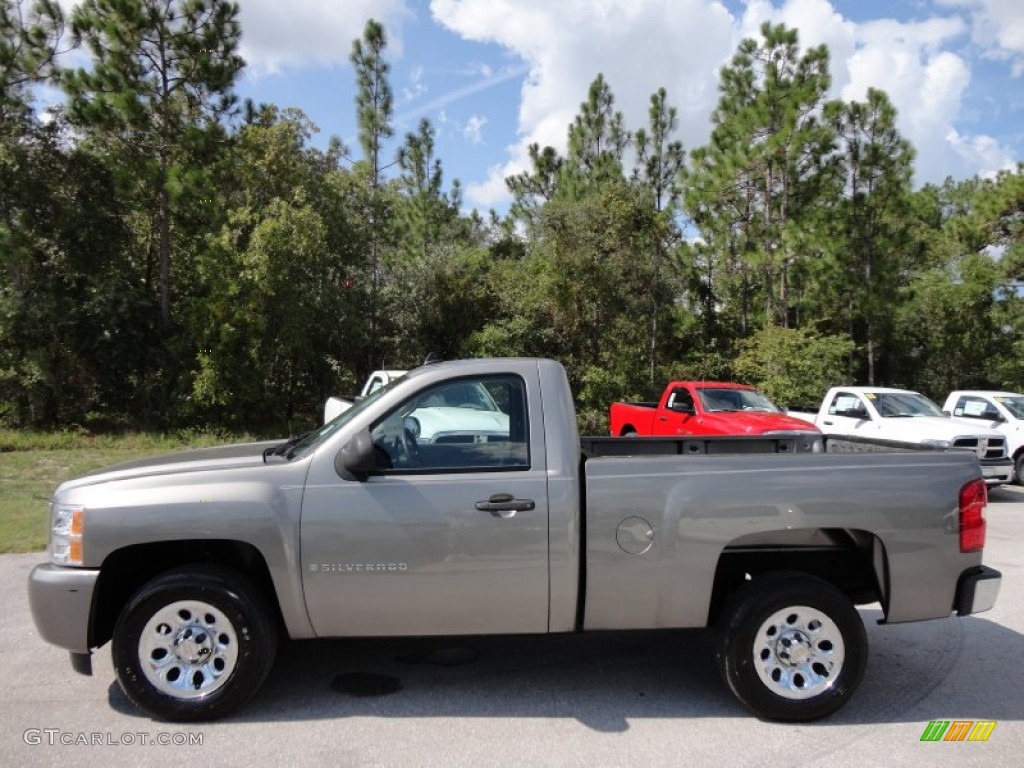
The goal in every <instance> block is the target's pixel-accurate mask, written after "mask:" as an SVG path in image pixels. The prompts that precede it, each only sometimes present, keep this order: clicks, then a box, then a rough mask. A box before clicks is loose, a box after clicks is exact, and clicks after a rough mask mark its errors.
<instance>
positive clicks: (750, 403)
mask: <svg viewBox="0 0 1024 768" xmlns="http://www.w3.org/2000/svg"><path fill="white" fill-rule="evenodd" d="M697 394H698V396H699V397H700V402H701V404H702V405H703V406H704V410H705V411H761V412H763V413H778V412H779V409H778V408H776V407H775V404H774V403H773V402H772V401H771V400H769V399H768V398H767V397H766V396H765V395H764V394H763V393H761V392H758V391H757V390H756V389H733V388H731V387H730V388H726V387H698V388H697Z"/></svg>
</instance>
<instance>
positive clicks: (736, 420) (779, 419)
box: [701, 411, 819, 435]
mask: <svg viewBox="0 0 1024 768" xmlns="http://www.w3.org/2000/svg"><path fill="white" fill-rule="evenodd" d="M701 421H702V422H703V423H704V425H705V426H707V427H712V428H714V429H716V430H720V431H721V433H722V434H723V435H763V434H764V433H765V432H776V431H779V430H784V431H787V432H792V431H796V432H817V431H819V430H818V428H817V427H816V426H814V424H812V423H811V422H809V421H804V420H803V419H795V418H793V417H792V416H787V415H786V414H784V413H764V412H762V411H712V412H710V413H705V414H704V415H703V416H701Z"/></svg>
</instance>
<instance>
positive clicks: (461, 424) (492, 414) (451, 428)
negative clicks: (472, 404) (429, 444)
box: [412, 406, 508, 441]
mask: <svg viewBox="0 0 1024 768" xmlns="http://www.w3.org/2000/svg"><path fill="white" fill-rule="evenodd" d="M412 415H413V416H414V417H415V418H416V419H417V420H418V421H419V423H420V434H419V438H420V439H422V440H427V441H432V440H434V439H435V438H437V437H438V436H443V435H446V434H448V435H454V434H501V435H507V434H508V414H506V413H502V412H501V411H477V410H474V409H472V408H453V407H450V406H430V407H426V408H417V409H416V410H415V411H413V412H412Z"/></svg>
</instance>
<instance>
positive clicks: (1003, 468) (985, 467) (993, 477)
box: [979, 459, 1013, 485]
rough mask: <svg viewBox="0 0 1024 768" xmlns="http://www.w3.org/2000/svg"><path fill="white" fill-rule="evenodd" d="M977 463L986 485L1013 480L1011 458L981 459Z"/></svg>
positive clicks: (1000, 483)
mask: <svg viewBox="0 0 1024 768" xmlns="http://www.w3.org/2000/svg"><path fill="white" fill-rule="evenodd" d="M979 463H980V464H981V476H982V477H984V478H985V484H986V485H1002V484H1003V483H1009V482H1010V481H1011V480H1013V459H982V460H981V461H980V462H979Z"/></svg>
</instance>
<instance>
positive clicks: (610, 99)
mask: <svg viewBox="0 0 1024 768" xmlns="http://www.w3.org/2000/svg"><path fill="white" fill-rule="evenodd" d="M631 141H632V136H631V134H630V133H629V131H627V130H626V128H625V125H624V119H623V116H622V113H621V112H619V111H617V110H616V109H615V96H614V94H613V93H612V89H611V87H610V86H609V85H608V83H607V81H606V80H605V79H604V75H602V74H598V76H597V77H596V78H595V79H594V82H592V83H591V84H590V88H589V90H588V92H587V100H586V101H584V102H583V103H582V104H580V111H579V114H577V115H576V117H575V119H574V120H573V122H572V124H571V125H570V126H569V137H568V149H567V150H566V155H565V162H563V163H562V165H561V168H560V170H559V178H558V186H557V189H556V195H558V196H561V197H562V198H564V199H569V200H579V199H582V198H583V197H585V196H586V195H588V194H590V193H592V192H594V191H600V190H601V188H602V187H603V186H606V185H608V184H617V183H620V182H621V181H622V179H623V168H622V156H623V153H624V152H625V151H626V148H627V147H628V146H629V145H630V142H631Z"/></svg>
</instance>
